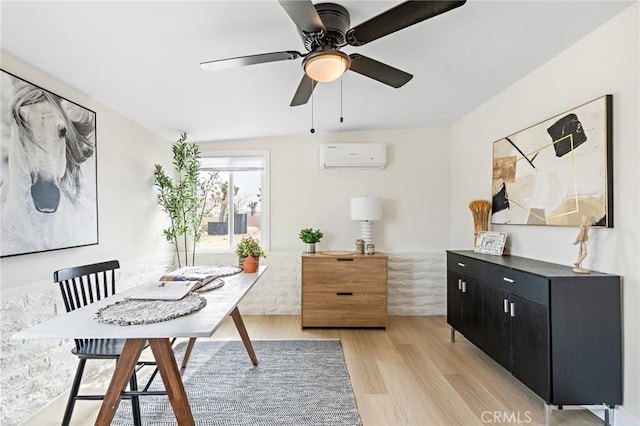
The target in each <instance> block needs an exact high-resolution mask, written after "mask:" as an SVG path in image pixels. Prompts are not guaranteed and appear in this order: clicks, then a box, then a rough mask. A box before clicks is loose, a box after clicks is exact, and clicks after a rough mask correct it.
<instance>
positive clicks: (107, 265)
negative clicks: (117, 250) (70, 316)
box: [53, 260, 120, 312]
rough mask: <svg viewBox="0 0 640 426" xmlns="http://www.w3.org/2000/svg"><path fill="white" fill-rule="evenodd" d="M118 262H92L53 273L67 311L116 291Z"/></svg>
mask: <svg viewBox="0 0 640 426" xmlns="http://www.w3.org/2000/svg"><path fill="white" fill-rule="evenodd" d="M119 268H120V262H118V261H117V260H110V261H108V262H100V263H93V264H91V265H83V266H74V267H72V268H66V269H60V270H59V271H55V272H54V273H53V281H54V282H56V283H58V285H59V286H60V291H61V292H62V299H63V300H64V307H65V308H66V309H67V312H70V311H73V310H76V309H78V308H81V307H83V306H86V305H89V304H91V303H94V302H96V301H98V300H100V299H104V298H105V297H108V296H111V295H112V294H114V293H115V292H116V272H115V271H116V269H119Z"/></svg>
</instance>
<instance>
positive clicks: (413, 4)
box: [200, 0, 466, 106]
mask: <svg viewBox="0 0 640 426" xmlns="http://www.w3.org/2000/svg"><path fill="white" fill-rule="evenodd" d="M278 3H280V5H281V6H282V7H283V8H284V10H285V11H286V12H287V14H288V15H289V17H290V18H291V19H292V20H293V22H294V23H295V24H296V26H297V27H298V31H299V32H300V35H301V36H302V41H303V43H304V47H305V48H306V49H307V53H300V52H297V51H294V50H286V51H281V52H272V53H262V54H258V55H249V56H239V57H236V58H227V59H218V60H214V61H208V62H202V63H201V64H200V67H202V68H203V69H204V70H206V71H213V70H221V69H227V68H233V67H239V66H246V65H255V64H261V63H266V62H275V61H284V60H292V59H298V58H303V60H302V67H303V69H304V72H305V74H304V75H303V76H302V80H301V81H300V84H299V85H298V89H297V90H296V93H295V94H294V95H293V99H292V100H291V106H297V105H303V104H306V103H307V102H308V101H309V98H310V97H311V94H312V93H313V90H314V89H315V87H316V84H317V82H328V81H333V80H336V79H337V78H340V76H341V75H342V74H344V73H345V72H346V71H347V70H351V71H354V72H357V73H358V74H361V75H364V76H365V77H369V78H372V79H374V80H377V81H379V82H381V83H384V84H386V85H388V86H391V87H394V88H398V87H402V86H403V85H404V84H406V83H407V82H408V81H409V80H411V79H412V78H413V75H411V74H409V73H407V72H404V71H402V70H399V69H397V68H394V67H392V66H390V65H387V64H384V63H382V62H378V61H376V60H375V59H371V58H369V57H366V56H363V55H360V54H357V53H352V54H350V55H347V54H346V53H344V52H341V51H340V49H341V48H342V47H344V46H346V45H349V46H362V45H364V44H367V43H369V42H371V41H373V40H376V39H379V38H381V37H384V36H386V35H389V34H392V33H394V32H396V31H399V30H401V29H403V28H407V27H409V26H411V25H414V24H417V23H419V22H422V21H424V20H425V19H429V18H432V17H434V16H436V15H440V14H441V13H444V12H448V11H450V10H452V9H455V8H457V7H459V6H462V5H463V4H465V3H466V0H459V1H441V0H428V1H425V0H421V1H406V2H404V3H400V4H399V5H397V6H395V7H393V8H391V9H389V10H387V11H385V12H383V13H381V14H379V15H378V16H375V17H373V18H371V19H369V20H368V21H366V22H363V23H362V24H360V25H357V26H355V27H354V28H351V29H349V25H350V24H351V21H350V16H349V11H348V10H347V9H345V8H344V7H342V6H340V5H339V4H335V3H319V4H316V5H314V4H313V3H312V2H311V0H278Z"/></svg>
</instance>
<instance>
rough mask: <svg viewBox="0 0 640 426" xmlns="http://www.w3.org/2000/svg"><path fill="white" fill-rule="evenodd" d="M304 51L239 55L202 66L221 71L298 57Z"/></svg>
mask: <svg viewBox="0 0 640 426" xmlns="http://www.w3.org/2000/svg"><path fill="white" fill-rule="evenodd" d="M302 56H303V55H302V53H300V52H296V51H294V50H287V51H283V52H272V53H262V54H259V55H249V56H238V57H237V58H227V59H218V60H215V61H208V62H201V63H200V68H202V69H203V70H205V71H219V70H226V69H229V68H235V67H243V66H247V65H255V64H263V63H265V62H276V61H284V60H292V59H298V58H300V57H302Z"/></svg>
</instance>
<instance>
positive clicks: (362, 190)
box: [199, 129, 449, 253]
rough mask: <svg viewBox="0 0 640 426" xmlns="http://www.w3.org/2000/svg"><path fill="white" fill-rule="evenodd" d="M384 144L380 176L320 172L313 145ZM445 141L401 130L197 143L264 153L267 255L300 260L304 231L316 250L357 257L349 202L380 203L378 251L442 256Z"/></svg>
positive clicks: (434, 132)
mask: <svg viewBox="0 0 640 426" xmlns="http://www.w3.org/2000/svg"><path fill="white" fill-rule="evenodd" d="M339 142H384V143H385V144H386V145H387V157H388V164H387V167H386V168H385V169H384V170H364V171H363V170H321V169H320V168H319V167H318V145H319V144H320V143H339ZM448 143H449V133H448V130H447V129H405V130H386V131H369V132H352V133H338V134H319V133H315V134H313V135H311V134H310V135H306V136H283V137H274V138H259V139H252V140H240V141H228V142H209V143H200V144H199V145H200V147H201V148H202V151H203V153H207V152H210V151H215V150H221V151H226V150H256V149H268V150H269V151H270V157H271V165H270V167H271V176H270V179H271V188H270V191H271V212H270V217H271V247H270V249H271V250H275V251H297V252H300V251H301V250H302V249H303V247H304V245H303V244H302V243H301V241H300V240H299V239H298V233H299V232H300V229H302V228H308V227H312V228H314V229H315V228H320V229H321V230H322V231H323V232H324V235H325V236H324V238H323V240H322V242H321V243H320V244H319V245H318V247H319V249H321V250H355V240H356V239H357V238H359V236H360V223H359V222H355V221H352V220H350V212H349V209H350V198H351V197H352V196H362V195H371V196H376V197H380V198H381V199H382V200H383V220H381V221H377V222H374V225H373V229H374V240H375V241H374V242H375V244H376V249H377V250H378V251H388V252H396V253H397V252H443V250H444V249H445V248H446V247H447V244H448V243H449V234H448V229H449V212H448V209H449V205H448V203H447V202H444V201H443V200H447V199H448V197H449V194H448V191H449V184H448V180H449V149H448Z"/></svg>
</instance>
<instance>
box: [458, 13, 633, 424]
mask: <svg viewBox="0 0 640 426" xmlns="http://www.w3.org/2000/svg"><path fill="white" fill-rule="evenodd" d="M638 14H639V7H638V3H635V4H634V5H633V6H631V7H630V8H628V9H626V10H625V11H624V12H622V13H621V14H620V15H618V16H617V17H615V18H614V19H612V20H611V21H609V22H607V23H606V24H604V25H603V26H602V27H601V28H599V29H597V30H596V31H594V32H593V33H591V34H590V35H588V36H587V37H585V38H584V39H583V40H581V41H580V42H578V43H576V44H575V45H573V46H572V47H570V48H569V49H567V50H566V51H564V52H562V53H561V54H560V55H558V56H557V57H555V58H554V59H553V60H551V61H549V62H548V63H546V64H545V65H543V66H542V67H540V68H539V69H537V70H536V71H534V72H532V73H531V74H530V75H528V76H526V77H525V78H523V79H522V80H520V81H518V82H517V83H515V84H514V85H512V86H511V87H510V88H508V89H507V90H505V91H504V92H502V93H500V94H499V95H498V96H496V97H495V98H493V99H492V100H490V101H489V102H487V103H485V104H484V105H482V106H481V107H480V108H478V109H477V110H475V111H474V112H472V113H471V114H469V115H468V116H467V117H465V118H464V119H462V120H460V121H459V122H457V123H456V124H455V125H454V126H452V128H451V159H452V161H451V194H452V195H451V199H450V200H451V215H452V220H451V223H452V227H451V247H453V248H461V249H462V248H471V241H470V240H469V232H470V230H471V229H473V222H472V219H471V216H470V214H469V211H468V208H467V204H468V203H469V201H470V200H472V199H475V198H486V199H491V159H492V142H493V141H496V140H498V139H500V138H502V137H504V136H506V135H509V134H512V133H514V132H516V131H518V130H521V129H524V128H526V127H528V126H530V125H532V124H534V123H537V122H539V121H542V120H544V119H547V118H549V117H552V116H554V115H556V114H560V113H562V112H563V111H566V110H568V109H571V108H573V107H575V106H578V105H581V104H582V103H584V102H587V101H589V100H591V99H594V98H597V97H599V96H602V95H604V94H613V117H614V119H613V133H614V141H613V145H614V149H613V151H614V152H613V162H614V166H613V167H614V206H615V208H614V225H615V228H613V229H592V231H591V233H590V240H589V256H588V257H587V259H586V260H585V263H584V265H585V266H586V267H587V268H591V269H595V270H600V271H603V272H609V273H615V274H619V275H621V276H623V279H624V282H623V298H624V302H623V310H624V314H623V315H624V318H623V321H624V408H625V409H626V410H623V416H625V415H626V416H631V417H627V420H625V418H624V417H622V418H619V420H620V422H622V423H620V424H637V423H638V422H640V370H639V367H640V348H639V344H640V332H639V328H638V324H639V323H640V316H639V314H638V312H639V311H640V266H639V265H640V262H639V259H640V215H639V213H638V208H639V207H640V198H639V195H640V187H639V183H640V167H639V165H640V161H639V160H640V154H639V150H638V140H639V139H640V132H639V129H638V123H639V121H638V117H639V116H640V109H639V101H638V96H639V95H638V93H639V90H640V87H639V83H638V80H639V74H640V68H639V66H638V62H639V50H640V49H639V32H638ZM492 229H494V230H499V231H504V232H508V233H509V238H510V240H511V249H512V253H513V254H515V255H521V256H526V257H531V258H535V259H541V260H546V261H551V262H555V263H561V264H567V265H570V264H571V263H572V262H573V261H574V259H575V257H576V255H577V250H576V248H575V246H573V245H572V243H573V241H574V239H575V236H576V235H577V231H578V230H577V228H569V227H567V228H564V227H557V228H556V227H540V226H506V225H503V226H494V227H493V228H492ZM633 416H635V418H634V417H633ZM631 419H633V420H631ZM625 421H626V422H628V423H624V422H625Z"/></svg>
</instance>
